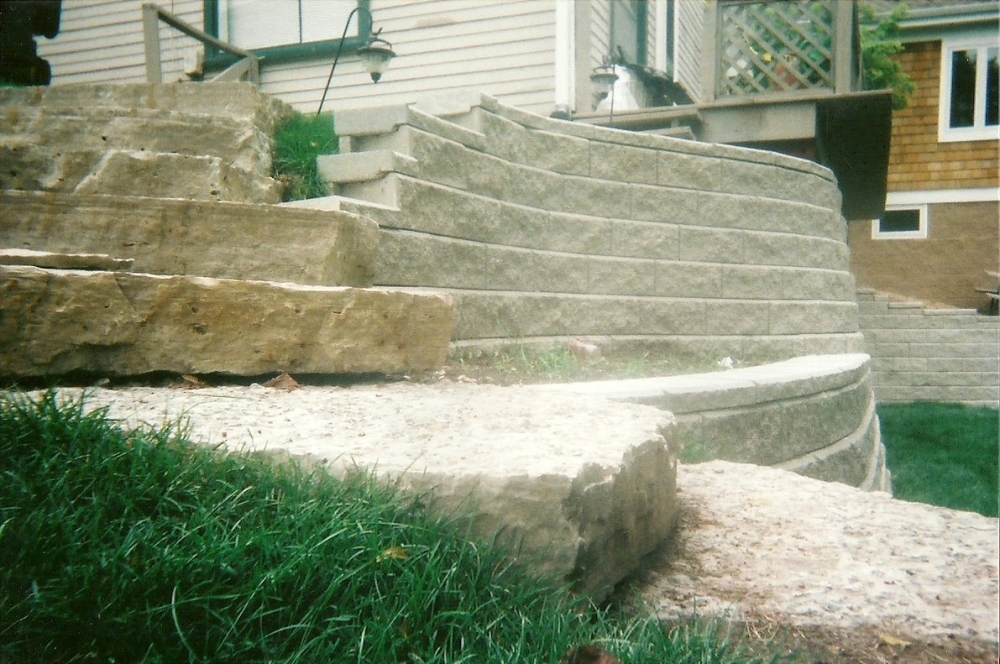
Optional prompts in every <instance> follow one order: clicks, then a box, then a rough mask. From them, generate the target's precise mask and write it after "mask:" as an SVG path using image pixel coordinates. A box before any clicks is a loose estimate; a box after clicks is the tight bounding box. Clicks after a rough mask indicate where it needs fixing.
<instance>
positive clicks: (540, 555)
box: [62, 382, 678, 600]
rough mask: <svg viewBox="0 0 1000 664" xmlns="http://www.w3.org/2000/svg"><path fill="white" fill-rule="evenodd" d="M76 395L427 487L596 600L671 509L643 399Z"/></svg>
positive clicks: (91, 403) (380, 391)
mask: <svg viewBox="0 0 1000 664" xmlns="http://www.w3.org/2000/svg"><path fill="white" fill-rule="evenodd" d="M62 392H63V394H64V395H66V396H78V394H79V393H78V392H73V391H69V390H63V391H62ZM85 403H86V404H87V406H88V407H89V408H98V407H103V406H110V415H111V417H113V418H115V419H120V420H122V421H123V422H124V424H125V425H126V426H135V425H138V424H140V423H143V422H145V423H149V424H153V425H159V424H162V423H164V422H172V421H176V418H178V417H183V418H185V419H186V420H187V422H188V423H189V425H190V433H191V434H192V436H193V437H194V438H195V439H196V440H200V441H203V442H204V443H206V444H209V445H217V444H220V443H223V444H225V445H227V446H229V447H230V448H231V449H238V450H243V449H250V450H262V449H266V450H267V451H270V452H279V453H287V454H291V455H294V456H300V457H308V458H311V459H312V460H315V461H320V462H325V463H326V464H327V467H328V468H329V469H330V470H331V471H332V472H334V473H335V474H338V475H339V474H343V473H348V472H352V471H354V470H355V469H356V468H357V467H361V468H368V469H373V470H374V471H376V472H378V473H379V474H381V475H385V476H388V477H390V478H393V479H394V481H395V482H396V483H397V485H398V486H400V487H401V488H402V489H404V490H407V491H413V492H416V493H418V494H420V495H421V496H423V497H425V498H426V496H427V492H428V491H432V492H433V494H432V495H433V497H432V499H431V500H430V506H431V508H432V509H433V510H435V512H436V513H437V514H440V515H443V516H447V517H452V518H454V517H455V516H456V515H466V514H468V515H470V519H471V521H470V525H471V527H472V532H473V534H474V535H478V536H480V537H482V538H485V539H490V538H492V537H493V536H494V535H495V534H497V533H498V532H499V535H500V541H501V542H510V543H511V544H512V545H513V549H512V550H513V551H516V552H517V553H518V555H519V556H520V557H521V559H522V560H523V561H525V562H527V563H529V564H530V565H532V566H534V568H535V569H536V570H537V571H538V572H540V573H545V574H548V575H554V576H556V577H561V578H563V579H565V581H566V582H567V584H570V585H571V586H572V588H573V589H574V590H576V591H578V592H581V593H587V594H589V595H591V596H592V597H594V599H596V600H600V599H602V598H603V597H605V596H606V595H607V594H608V592H609V591H610V589H611V587H612V586H613V585H614V584H615V583H617V582H618V581H620V580H621V579H623V578H624V577H625V576H627V575H628V574H630V573H631V572H633V571H634V570H635V569H636V568H637V567H638V565H639V562H640V560H641V558H642V557H643V556H644V555H645V554H647V553H649V552H651V551H652V550H654V549H655V548H657V547H658V546H660V545H661V544H662V543H663V541H664V540H665V539H666V538H667V537H668V536H669V534H670V532H671V530H672V528H673V527H674V524H675V521H676V518H677V513H678V512H677V510H678V503H677V497H676V484H675V474H676V462H675V456H674V431H673V426H672V424H673V418H672V417H671V416H670V414H669V413H664V412H663V411H660V410H658V409H656V408H652V407H649V406H640V405H634V404H623V403H615V402H611V401H607V400H603V399H594V398H590V397H583V396H578V395H569V394H558V393H554V392H551V391H548V392H546V391H542V390H537V389H534V388H532V387H520V388H518V387H510V388H501V387H496V386H489V385H467V384H462V383H450V382H440V383H436V384H429V385H414V384H410V383H390V384H381V385H360V386H353V387H350V388H348V389H343V388H337V389H330V388H313V387H304V388H302V389H298V390H295V391H294V392H291V393H289V392H282V391H280V390H270V389H267V388H263V387H259V386H258V387H256V388H253V387H251V388H237V387H226V388H210V389H202V390H169V391H167V390H156V389H153V388H136V389H122V390H104V389H91V390H88V391H87V400H86V402H85ZM290 416H294V417H295V426H291V427H290V426H289V425H288V418H289V417H290ZM470 511H471V513H470Z"/></svg>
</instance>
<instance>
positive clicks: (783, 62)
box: [716, 0, 837, 95]
mask: <svg viewBox="0 0 1000 664" xmlns="http://www.w3.org/2000/svg"><path fill="white" fill-rule="evenodd" d="M836 1H837V0H825V1H813V2H720V3H719V20H720V24H721V25H720V30H721V41H720V43H719V48H718V50H717V53H718V54H719V58H720V60H721V61H720V63H719V65H720V66H719V67H718V68H717V69H716V71H717V72H718V76H719V80H718V81H717V82H716V86H717V94H719V95H742V94H755V93H761V92H783V91H786V90H806V89H814V88H830V89H832V88H833V83H834V82H833V35H834V13H833V6H832V5H833V3H834V2H836Z"/></svg>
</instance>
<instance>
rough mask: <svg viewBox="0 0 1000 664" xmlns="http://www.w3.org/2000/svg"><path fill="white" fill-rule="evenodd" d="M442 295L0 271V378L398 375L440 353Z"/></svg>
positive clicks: (447, 310) (447, 317) (448, 317)
mask: <svg viewBox="0 0 1000 664" xmlns="http://www.w3.org/2000/svg"><path fill="white" fill-rule="evenodd" d="M451 325H452V304H451V298H450V297H448V296H446V295H435V294H424V295H417V294H412V293H402V292H398V291H387V290H363V289H353V288H327V287H318V286H299V285H295V284H278V283H269V282H261V281H237V280H231V279H209V278H205V277H185V276H155V275H149V274H135V273H115V272H83V271H71V270H46V269H41V268H35V267H29V266H0V375H5V376H44V375H54V374H62V373H66V372H69V371H74V370H86V371H96V372H101V373H110V374H119V375H132V374H143V373H148V372H152V371H172V372H177V373H196V374H197V373H217V372H218V373H226V374H236V375H250V376H252V375H258V374H264V373H270V372H281V371H287V372H297V373H364V372H381V373H402V372H407V371H420V370H427V369H434V368H437V367H438V366H440V365H441V364H442V363H443V362H444V359H445V357H446V355H447V352H448V343H449V341H450V340H451Z"/></svg>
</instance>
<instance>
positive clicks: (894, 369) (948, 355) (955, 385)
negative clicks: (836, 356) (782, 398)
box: [858, 289, 1000, 408]
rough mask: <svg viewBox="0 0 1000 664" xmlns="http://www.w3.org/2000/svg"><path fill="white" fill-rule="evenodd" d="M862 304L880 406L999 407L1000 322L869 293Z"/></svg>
mask: <svg viewBox="0 0 1000 664" xmlns="http://www.w3.org/2000/svg"><path fill="white" fill-rule="evenodd" d="M858 305H859V308H860V321H861V329H862V330H863V332H864V336H865V345H866V346H867V349H868V353H870V354H871V356H872V374H873V377H874V380H873V384H874V389H875V396H876V397H877V399H878V400H879V402H882V403H890V402H911V401H938V402H955V403H966V404H970V405H979V406H990V407H993V408H997V407H998V406H1000V318H998V317H996V316H984V315H982V314H979V313H977V312H976V311H975V310H974V309H928V308H926V307H924V306H923V305H922V304H920V303H909V302H892V301H890V300H889V298H888V297H885V296H882V295H876V294H875V293H874V291H872V290H867V289H865V290H859V291H858Z"/></svg>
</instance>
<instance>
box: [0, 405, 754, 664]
mask: <svg viewBox="0 0 1000 664" xmlns="http://www.w3.org/2000/svg"><path fill="white" fill-rule="evenodd" d="M0 473H2V481H0V661H10V662H26V663H31V662H46V663H48V662H54V663H60V662H75V661H102V662H112V661H115V662H151V663H152V662H177V661H206V662H207V661H239V662H426V663H443V662H473V661H475V662H510V663H514V662H558V661H559V659H560V658H561V657H562V655H563V654H564V653H566V652H567V651H568V650H569V649H570V648H571V647H573V646H576V645H580V644H590V643H597V644H601V645H602V646H603V647H605V648H606V649H607V650H608V651H609V652H611V653H613V654H615V655H616V656H618V657H619V658H621V659H622V660H623V661H627V662H629V664H642V663H644V662H648V663H652V662H668V661H669V662H677V663H680V664H684V663H692V664H693V663H694V662H700V663H706V664H712V663H719V664H722V663H728V662H737V661H760V660H746V659H744V658H742V657H741V655H740V652H739V651H738V650H737V649H735V648H733V647H732V646H731V645H730V644H729V643H728V642H727V641H726V640H725V639H720V638H716V637H715V636H713V635H712V634H711V633H709V632H706V630H705V629H704V628H702V627H699V626H697V625H695V624H693V623H692V624H690V625H681V626H676V627H673V628H671V629H669V630H667V629H664V627H663V626H662V625H661V624H660V623H658V622H656V621H655V620H653V619H652V618H650V617H646V616H638V617H635V616H632V617H630V616H614V617H613V616H611V615H610V614H609V613H608V612H606V611H601V610H598V609H596V608H594V607H593V606H590V605H588V604H586V603H584V602H581V601H580V600H575V599H573V598H572V597H570V596H568V595H567V594H566V593H565V592H564V591H562V590H559V589H557V587H556V586H555V585H554V584H553V583H551V582H549V581H547V580H545V579H537V578H534V577H532V576H531V575H530V574H528V573H527V572H526V571H524V570H523V569H521V568H520V567H518V566H517V565H516V564H513V563H511V561H510V560H509V559H508V558H506V557H505V556H504V554H503V552H502V551H500V550H499V549H497V548H494V547H492V546H489V545H485V544H481V543H475V542H470V541H467V540H466V539H464V538H463V537H462V536H461V533H460V532H459V531H458V530H457V528H456V527H454V526H453V525H452V524H449V523H446V522H444V521H441V520H438V519H433V518H430V517H429V516H428V515H427V514H426V513H424V511H423V509H422V508H421V507H420V505H419V503H417V502H414V501H412V500H407V499H405V498H403V497H402V496H401V495H399V494H397V493H396V492H395V491H393V490H392V489H391V488H387V487H385V486H384V485H381V484H379V483H377V482H375V481H373V479H372V478H371V477H370V476H368V475H365V474H357V475H354V476H352V477H349V478H347V479H346V480H336V479H333V478H332V477H331V476H329V475H328V474H326V473H324V472H322V471H321V470H317V471H307V470H305V469H304V468H303V467H301V466H299V465H295V464H293V463H286V464H282V465H278V464H276V463H275V462H274V461H266V460H264V459H262V458H259V457H253V456H248V455H240V454H224V453H222V452H221V451H219V450H213V449H211V448H208V447H206V446H198V445H192V444H191V443H189V442H187V441H186V440H185V438H184V430H183V428H182V427H179V426H174V427H167V428H163V429H159V430H153V429H143V430H136V431H124V430H122V429H120V428H119V427H118V426H117V425H116V424H115V423H114V422H113V421H111V420H109V419H108V416H107V413H106V411H102V410H97V411H93V412H89V413H88V412H86V409H85V408H84V405H83V401H82V400H77V401H60V400H59V399H58V398H57V396H56V395H55V393H54V392H51V391H50V392H47V393H45V394H44V395H42V396H41V397H40V398H38V399H37V400H34V401H33V400H31V399H29V398H27V397H25V396H23V395H20V396H19V395H7V396H3V395H0Z"/></svg>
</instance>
